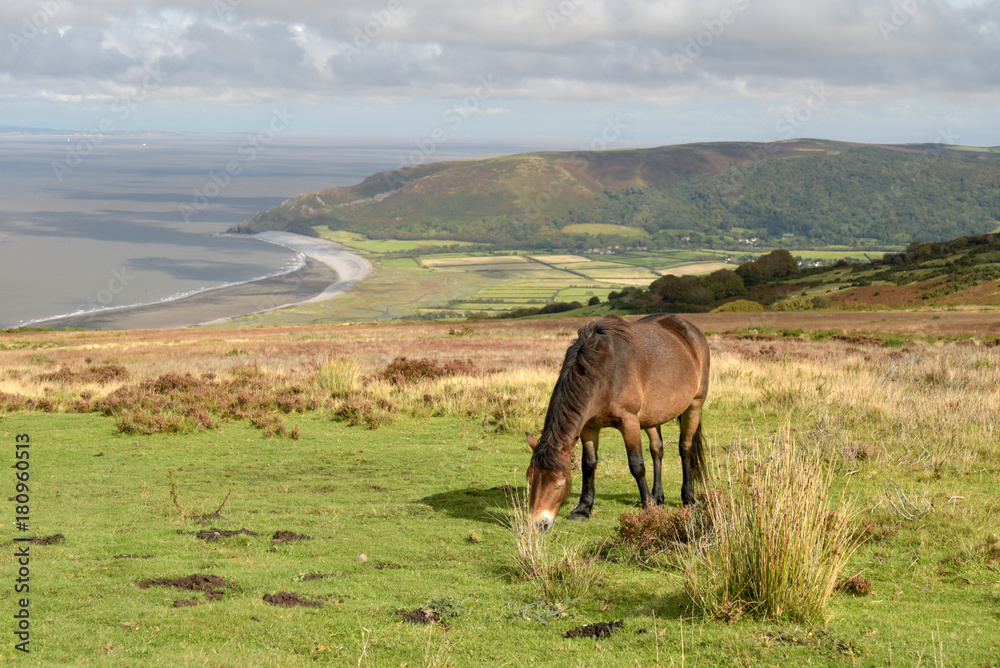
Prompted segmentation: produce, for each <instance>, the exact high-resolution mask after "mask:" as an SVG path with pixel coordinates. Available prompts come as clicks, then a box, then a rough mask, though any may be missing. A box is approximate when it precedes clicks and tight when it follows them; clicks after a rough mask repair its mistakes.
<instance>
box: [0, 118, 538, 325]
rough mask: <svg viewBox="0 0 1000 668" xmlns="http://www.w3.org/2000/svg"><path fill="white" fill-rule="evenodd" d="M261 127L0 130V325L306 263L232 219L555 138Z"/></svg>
mask: <svg viewBox="0 0 1000 668" xmlns="http://www.w3.org/2000/svg"><path fill="white" fill-rule="evenodd" d="M264 139H268V138H267V137H264V138H262V137H259V136H256V137H251V136H247V135H238V134H231V135H201V134H177V135H164V134H129V135H103V136H100V135H98V136H94V135H88V134H77V133H56V132H53V133H51V134H48V133H46V134H28V133H25V132H7V133H0V329H6V328H12V327H23V326H44V324H45V322H46V321H47V320H50V319H54V318H60V317H65V316H69V315H77V314H82V313H88V312H95V311H102V310H108V309H119V308H126V307H129V306H136V305H150V304H158V303H164V302H169V301H175V300H178V299H183V298H184V297H186V296H190V295H194V294H198V293H200V292H204V291H206V290H213V289H216V288H219V287H224V286H228V285H237V284H240V283H245V282H249V281H255V280H259V279H261V278H265V277H269V276H276V275H280V274H283V273H288V272H291V271H295V270H296V269H298V268H299V267H301V266H302V265H303V263H304V261H305V258H304V257H303V256H301V255H300V254H298V253H295V252H292V251H290V250H289V249H287V248H284V247H281V246H275V245H272V244H268V243H265V242H263V241H258V240H256V239H252V238H247V237H238V236H233V235H225V234H223V232H224V231H225V230H226V229H227V228H229V227H230V226H231V225H233V224H235V223H239V222H242V221H244V220H246V219H248V218H250V217H252V216H253V215H254V214H256V213H257V212H259V211H264V210H266V209H269V208H271V207H274V206H276V205H278V204H280V203H281V202H282V201H284V200H285V199H288V198H289V197H293V196H295V195H298V194H301V193H308V192H314V191H316V190H321V189H323V188H329V187H333V186H344V185H352V184H355V183H358V182H360V181H361V180H363V179H364V178H365V177H367V176H370V175H371V174H374V173H377V172H380V171H385V170H388V169H395V168H397V167H399V166H400V165H401V164H413V163H414V162H415V161H421V162H422V161H431V160H434V161H437V160H451V159H467V158H477V157H486V156H492V155H502V154H508V153H518V152H524V151H530V150H538V149H540V148H552V147H546V146H543V145H541V144H531V145H529V144H526V143H512V142H489V141H475V142H471V141H470V142H465V143H459V142H454V143H447V144H440V145H437V146H435V147H433V148H434V151H433V153H430V152H428V151H427V149H426V147H421V146H420V145H418V144H414V143H413V142H407V141H405V140H360V139H335V138H330V137H321V138H316V137H294V138H285V137H273V136H272V137H269V139H270V140H271V141H269V142H267V141H264ZM415 146H416V149H415Z"/></svg>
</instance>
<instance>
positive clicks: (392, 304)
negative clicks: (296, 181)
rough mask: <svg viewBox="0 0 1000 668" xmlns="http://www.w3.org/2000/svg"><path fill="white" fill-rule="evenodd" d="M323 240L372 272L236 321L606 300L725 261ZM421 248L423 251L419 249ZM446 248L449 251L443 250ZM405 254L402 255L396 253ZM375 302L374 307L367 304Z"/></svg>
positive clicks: (684, 253) (709, 255) (702, 256)
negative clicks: (333, 293)
mask: <svg viewBox="0 0 1000 668" xmlns="http://www.w3.org/2000/svg"><path fill="white" fill-rule="evenodd" d="M316 230H317V232H319V233H320V234H321V235H322V236H324V237H325V238H329V239H333V240H335V241H338V242H339V243H342V244H344V245H346V246H349V247H351V248H353V249H355V250H357V251H358V252H360V253H362V254H364V255H365V257H367V258H368V259H369V260H370V261H371V262H372V264H374V265H375V266H376V271H375V273H374V274H373V275H372V276H371V277H369V278H368V279H366V280H365V281H363V282H362V283H360V284H358V285H356V286H355V287H353V288H352V289H351V292H350V293H349V294H347V295H345V296H343V297H339V298H337V299H335V300H332V301H328V302H325V303H321V304H311V305H308V306H303V307H293V308H287V309H282V310H280V311H275V312H272V313H265V314H260V315H254V316H247V317H244V318H239V319H237V320H235V321H234V322H235V323H236V324H241V325H288V324H296V325H297V324H320V323H335V322H356V321H364V320H373V319H390V318H399V317H422V318H425V319H437V318H463V317H467V316H469V315H472V314H474V313H489V314H495V313H500V312H503V311H510V310H512V309H514V308H519V307H524V306H529V305H534V306H540V305H543V304H548V303H551V302H553V301H580V302H586V301H588V300H589V299H591V298H592V297H598V298H599V299H600V300H601V301H602V302H603V301H607V297H608V294H609V293H611V292H615V291H620V290H621V289H622V288H624V287H627V286H641V287H644V286H647V285H649V284H650V283H651V282H652V281H654V280H656V278H657V277H658V276H659V275H660V274H662V273H664V272H665V271H670V272H672V273H691V272H709V271H713V270H714V268H717V267H721V266H726V264H725V263H719V262H717V261H715V262H710V263H706V262H705V261H706V260H716V259H717V258H722V259H724V260H725V259H729V257H730V256H729V255H728V254H726V253H725V252H721V251H711V250H703V251H689V250H668V251H623V250H617V251H614V250H613V249H606V250H605V251H604V252H603V253H602V254H597V253H595V254H586V255H578V254H557V255H553V254H544V253H536V254H532V253H517V254H515V253H513V252H505V253H503V254H495V253H484V252H471V251H470V252H441V247H446V246H460V245H462V244H456V242H452V241H433V242H430V241H425V242H417V241H395V240H378V241H372V240H368V239H366V238H364V237H362V236H361V235H357V234H353V233H348V232H331V231H330V230H328V229H326V227H325V226H324V227H319V226H318V227H317V228H316ZM421 249H424V251H425V252H422V251H421ZM450 250H451V249H449V251H450ZM401 255H405V256H401ZM374 304H378V307H377V308H376V307H374V306H373V305H374Z"/></svg>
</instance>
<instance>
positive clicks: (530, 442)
mask: <svg viewBox="0 0 1000 668" xmlns="http://www.w3.org/2000/svg"><path fill="white" fill-rule="evenodd" d="M524 435H525V436H527V437H528V447H530V448H531V449H532V450H534V449H535V448H537V447H538V439H537V438H535V437H534V436H532V435H531V434H530V433H528V432H524Z"/></svg>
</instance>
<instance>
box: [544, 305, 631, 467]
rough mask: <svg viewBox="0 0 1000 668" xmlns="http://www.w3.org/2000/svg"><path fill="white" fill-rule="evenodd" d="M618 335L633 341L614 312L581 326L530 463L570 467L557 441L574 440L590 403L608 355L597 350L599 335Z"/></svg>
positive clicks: (628, 328) (570, 442) (623, 321)
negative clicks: (602, 364) (602, 365)
mask: <svg viewBox="0 0 1000 668" xmlns="http://www.w3.org/2000/svg"><path fill="white" fill-rule="evenodd" d="M607 336H612V337H616V338H619V339H621V340H623V341H625V342H626V343H628V344H629V345H634V344H635V334H633V332H632V326H631V325H629V323H628V322H626V321H625V320H623V319H621V318H619V317H618V316H616V315H609V316H606V317H604V318H602V319H601V320H595V321H594V322H591V323H588V324H587V325H584V326H583V327H581V328H580V331H579V332H577V339H576V341H574V342H573V343H572V345H570V347H569V349H567V350H566V357H565V359H564V360H563V365H562V369H561V370H560V371H559V380H558V381H556V386H555V388H554V389H553V390H552V398H551V399H550V400H549V408H548V411H547V412H546V414H545V426H544V428H543V429H542V437H541V439H539V444H538V447H537V448H535V454H534V456H533V457H532V463H533V464H534V465H535V466H537V467H538V468H541V469H545V470H554V469H562V470H566V469H568V468H569V456H568V454H569V453H568V452H563V451H562V446H561V445H559V444H572V443H576V436H577V435H578V434H579V432H580V428H581V426H582V425H581V422H582V421H583V420H584V415H583V411H584V410H585V409H586V408H587V405H588V404H589V403H590V397H591V393H592V392H593V389H594V384H595V381H596V380H597V378H598V377H599V376H600V373H599V372H600V370H601V363H602V362H603V361H604V360H605V358H606V357H607V355H605V354H604V351H603V350H601V349H599V344H600V343H601V342H602V337H607Z"/></svg>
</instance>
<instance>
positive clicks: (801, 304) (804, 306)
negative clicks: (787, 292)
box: [770, 299, 816, 311]
mask: <svg viewBox="0 0 1000 668" xmlns="http://www.w3.org/2000/svg"><path fill="white" fill-rule="evenodd" d="M815 307H816V305H815V304H814V303H813V300H811V299H782V300H781V301H777V302H774V303H773V304H771V307H770V310H772V311H812V310H813V309H814V308H815Z"/></svg>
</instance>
